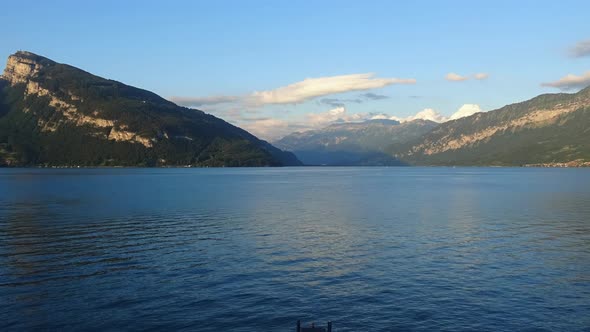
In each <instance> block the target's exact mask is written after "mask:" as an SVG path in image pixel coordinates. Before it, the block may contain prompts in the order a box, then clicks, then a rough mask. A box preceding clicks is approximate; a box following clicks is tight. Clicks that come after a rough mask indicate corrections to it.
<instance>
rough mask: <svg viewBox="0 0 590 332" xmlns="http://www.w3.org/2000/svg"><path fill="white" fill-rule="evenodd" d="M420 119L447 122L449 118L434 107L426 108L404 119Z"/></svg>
mask: <svg viewBox="0 0 590 332" xmlns="http://www.w3.org/2000/svg"><path fill="white" fill-rule="evenodd" d="M418 119H420V120H430V121H434V122H445V121H446V119H447V118H446V117H445V116H443V115H442V114H440V113H439V112H437V111H435V110H434V109H432V108H425V109H424V110H422V111H420V112H418V113H416V114H415V115H413V116H410V117H407V118H406V119H404V121H403V122H406V121H412V120H418Z"/></svg>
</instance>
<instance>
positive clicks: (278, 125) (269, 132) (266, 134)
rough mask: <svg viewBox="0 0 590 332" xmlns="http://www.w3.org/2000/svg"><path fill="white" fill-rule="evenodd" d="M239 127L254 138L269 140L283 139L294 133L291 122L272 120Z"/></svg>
mask: <svg viewBox="0 0 590 332" xmlns="http://www.w3.org/2000/svg"><path fill="white" fill-rule="evenodd" d="M239 126H240V127H241V128H242V129H245V130H247V131H248V132H250V133H251V134H253V135H254V136H256V137H258V138H262V139H267V140H272V139H275V138H279V137H283V136H285V135H286V134H288V133H290V132H292V131H293V130H292V129H291V126H290V124H289V122H287V121H285V120H280V119H271V118H269V119H260V120H254V121H248V122H244V123H239Z"/></svg>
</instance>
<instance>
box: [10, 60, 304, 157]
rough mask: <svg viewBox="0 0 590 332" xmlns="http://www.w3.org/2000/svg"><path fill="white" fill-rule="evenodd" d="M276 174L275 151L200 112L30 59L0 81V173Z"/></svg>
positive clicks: (19, 62) (12, 65) (15, 65)
mask: <svg viewBox="0 0 590 332" xmlns="http://www.w3.org/2000/svg"><path fill="white" fill-rule="evenodd" d="M2 164H3V165H16V166H32V165H69V166H75V165H80V166H100V165H105V166H119V165H120V166H168V165H171V166H172V165H193V166H282V165H300V164H301V162H300V161H299V160H297V158H296V157H295V156H294V155H293V154H292V153H290V152H284V151H281V150H279V149H277V148H275V147H274V146H272V145H271V144H269V143H267V142H265V141H262V140H259V139H258V138H256V137H254V136H253V135H251V134H249V133H248V132H246V131H245V130H242V129H240V128H238V127H235V126H233V125H231V124H229V123H227V122H225V121H223V120H221V119H219V118H216V117H214V116H212V115H209V114H206V113H204V112H202V111H198V110H194V109H188V108H185V107H180V106H177V105H175V104H174V103H172V102H170V101H167V100H165V99H163V98H161V97H159V96H158V95H156V94H154V93H152V92H149V91H146V90H142V89H138V88H135V87H132V86H128V85H125V84H123V83H120V82H117V81H113V80H108V79H104V78H101V77H98V76H95V75H92V74H90V73H87V72H85V71H83V70H80V69H78V68H75V67H72V66H69V65H65V64H60V63H56V62H54V61H52V60H50V59H47V58H44V57H42V56H39V55H36V54H33V53H30V52H22V51H20V52H17V53H15V54H13V55H11V56H10V57H9V58H8V62H7V65H6V68H5V70H4V74H3V75H2V76H1V77H0V165H2Z"/></svg>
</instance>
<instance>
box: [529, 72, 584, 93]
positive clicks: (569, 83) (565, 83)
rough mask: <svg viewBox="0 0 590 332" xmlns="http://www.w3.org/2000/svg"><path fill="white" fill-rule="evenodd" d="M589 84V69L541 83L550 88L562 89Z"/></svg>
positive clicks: (576, 87) (572, 88)
mask: <svg viewBox="0 0 590 332" xmlns="http://www.w3.org/2000/svg"><path fill="white" fill-rule="evenodd" d="M589 85H590V71H587V72H585V73H584V74H582V75H580V76H577V75H574V74H568V75H565V76H564V77H562V78H560V79H558V80H557V81H555V82H549V83H542V84H541V86H548V87H552V88H558V89H560V90H563V91H567V90H575V89H582V88H585V87H587V86H589Z"/></svg>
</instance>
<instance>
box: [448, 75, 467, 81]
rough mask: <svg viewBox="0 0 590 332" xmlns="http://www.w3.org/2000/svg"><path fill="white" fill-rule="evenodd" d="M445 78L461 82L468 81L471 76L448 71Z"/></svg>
mask: <svg viewBox="0 0 590 332" xmlns="http://www.w3.org/2000/svg"><path fill="white" fill-rule="evenodd" d="M445 79H446V80H447V81H451V82H461V81H467V80H468V79H469V77H467V76H461V75H459V74H455V73H448V74H447V76H445Z"/></svg>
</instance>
